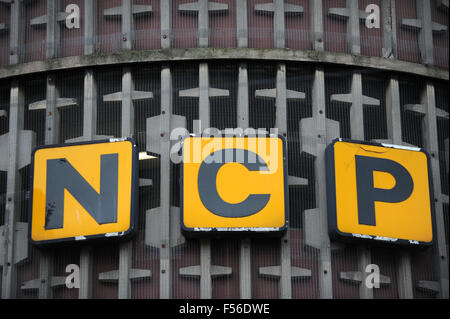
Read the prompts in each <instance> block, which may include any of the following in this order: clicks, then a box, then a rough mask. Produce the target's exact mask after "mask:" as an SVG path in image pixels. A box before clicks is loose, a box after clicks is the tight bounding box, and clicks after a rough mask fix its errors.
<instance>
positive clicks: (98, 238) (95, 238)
mask: <svg viewBox="0 0 450 319" xmlns="http://www.w3.org/2000/svg"><path fill="white" fill-rule="evenodd" d="M117 142H129V143H131V153H132V154H131V156H132V160H131V161H132V164H131V199H130V201H131V203H130V204H131V205H130V226H129V228H128V229H127V230H126V231H124V232H121V233H117V235H113V234H104V233H103V234H95V235H87V236H82V237H83V239H77V237H65V238H58V239H50V240H40V241H35V240H33V238H32V225H33V224H32V222H33V187H34V175H35V172H34V169H35V167H34V164H35V154H36V152H38V151H39V150H42V149H50V148H64V147H70V146H81V145H92V144H105V143H117ZM138 216H139V156H138V150H137V145H136V143H135V141H134V140H133V139H132V138H109V139H103V140H94V141H83V142H74V143H64V144H51V145H50V144H49V145H41V146H38V147H36V148H35V149H34V150H33V152H32V153H31V168H30V199H29V204H28V241H29V242H30V244H31V245H33V246H35V247H38V248H52V247H57V246H60V245H61V244H72V245H79V244H84V243H96V242H105V241H110V242H111V241H127V240H130V239H131V238H132V237H133V236H134V235H135V233H136V227H137V224H138ZM106 235H108V236H106Z"/></svg>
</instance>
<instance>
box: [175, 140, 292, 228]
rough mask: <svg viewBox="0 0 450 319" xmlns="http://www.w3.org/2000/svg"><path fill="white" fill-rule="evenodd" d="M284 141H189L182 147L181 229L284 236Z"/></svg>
mask: <svg viewBox="0 0 450 319" xmlns="http://www.w3.org/2000/svg"><path fill="white" fill-rule="evenodd" d="M285 154H286V152H285V142H284V140H283V139H282V137H189V138H187V139H185V140H184V143H183V163H182V173H181V178H182V190H181V195H182V216H181V219H182V220H181V225H182V229H183V231H184V232H185V233H187V234H191V235H192V234H195V233H196V234H198V233H205V232H206V233H211V232H212V231H213V232H214V231H216V232H261V233H280V232H282V231H284V230H285V228H286V227H287V216H288V213H287V191H286V183H287V173H286V166H285V160H286V159H285Z"/></svg>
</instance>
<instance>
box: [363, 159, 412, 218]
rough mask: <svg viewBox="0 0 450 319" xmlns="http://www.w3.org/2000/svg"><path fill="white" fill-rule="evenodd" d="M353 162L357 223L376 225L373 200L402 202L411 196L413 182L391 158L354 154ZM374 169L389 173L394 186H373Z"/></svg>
mask: <svg viewBox="0 0 450 319" xmlns="http://www.w3.org/2000/svg"><path fill="white" fill-rule="evenodd" d="M355 163H356V189H357V196H358V218H359V223H360V224H363V225H370V226H376V222H375V202H386V203H399V202H403V201H404V200H406V199H408V198H409V197H410V196H411V194H412V192H413V189H414V182H413V179H412V177H411V175H410V174H409V172H408V171H407V170H406V169H405V168H404V167H403V166H402V165H400V164H399V163H397V162H394V161H392V160H388V159H384V158H375V157H366V156H359V155H355ZM374 171H378V172H386V173H389V174H391V175H392V176H393V177H394V179H395V182H396V184H395V186H394V188H392V189H381V188H375V187H374V179H373V172H374ZM393 213H395V212H393Z"/></svg>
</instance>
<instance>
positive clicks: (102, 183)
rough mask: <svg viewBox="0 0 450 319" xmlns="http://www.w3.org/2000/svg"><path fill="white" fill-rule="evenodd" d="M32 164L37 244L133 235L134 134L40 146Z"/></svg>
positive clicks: (33, 237) (33, 235) (33, 228)
mask: <svg viewBox="0 0 450 319" xmlns="http://www.w3.org/2000/svg"><path fill="white" fill-rule="evenodd" d="M32 168H33V181H32V195H31V196H32V199H31V214H30V218H31V221H30V225H31V226H30V229H31V231H30V234H31V241H32V242H33V243H34V244H47V243H55V242H62V241H80V240H86V239H91V238H105V237H116V238H118V237H119V238H124V237H129V236H130V235H131V234H132V232H133V230H134V224H135V215H136V213H135V210H136V208H137V198H136V197H135V196H137V191H136V189H137V181H138V179H137V173H136V169H137V152H136V146H135V144H134V142H133V141H132V140H131V139H111V140H107V141H101V142H87V143H77V144H67V145H59V146H58V145H57V146H44V147H40V148H38V149H36V150H35V151H34V153H33V164H32Z"/></svg>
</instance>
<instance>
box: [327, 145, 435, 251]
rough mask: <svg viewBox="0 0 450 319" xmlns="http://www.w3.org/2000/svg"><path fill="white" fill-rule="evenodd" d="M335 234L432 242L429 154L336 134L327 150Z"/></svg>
mask: <svg viewBox="0 0 450 319" xmlns="http://www.w3.org/2000/svg"><path fill="white" fill-rule="evenodd" d="M326 163H327V197H328V226H329V231H330V236H331V237H332V238H341V239H342V238H358V239H367V240H375V241H385V242H390V243H399V244H415V245H430V244H432V242H433V219H434V200H433V190H432V182H431V176H430V165H429V159H428V155H427V154H426V153H425V152H424V151H422V150H420V149H418V148H417V149H415V148H408V147H402V146H394V145H386V144H377V143H366V142H357V141H350V140H343V139H339V140H335V141H334V142H333V143H332V144H331V145H330V146H328V148H327V151H326Z"/></svg>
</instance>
